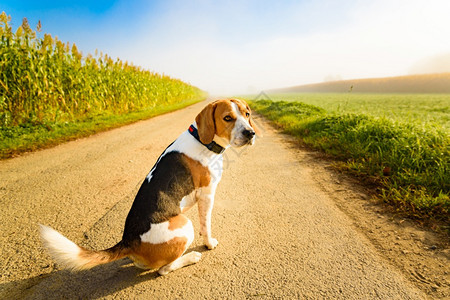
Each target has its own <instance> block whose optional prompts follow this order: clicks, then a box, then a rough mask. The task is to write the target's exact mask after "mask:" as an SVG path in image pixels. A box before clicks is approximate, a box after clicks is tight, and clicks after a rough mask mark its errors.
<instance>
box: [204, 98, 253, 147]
mask: <svg viewBox="0 0 450 300" xmlns="http://www.w3.org/2000/svg"><path fill="white" fill-rule="evenodd" d="M251 114H252V112H251V110H250V107H249V106H248V104H247V103H246V102H245V101H243V100H239V99H226V100H217V101H214V102H212V103H210V104H208V105H207V106H206V107H205V108H204V109H203V110H202V111H201V112H200V113H199V114H198V115H197V117H196V118H195V121H196V123H197V127H198V134H199V137H200V140H201V141H202V143H204V144H209V143H211V142H212V141H213V139H214V138H215V137H216V139H217V137H218V139H220V140H222V141H224V143H227V144H228V145H231V146H232V147H241V146H244V145H253V143H254V142H255V134H258V135H259V131H258V129H257V128H256V127H255V126H254V122H253V121H252V116H251Z"/></svg>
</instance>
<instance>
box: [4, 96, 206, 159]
mask: <svg viewBox="0 0 450 300" xmlns="http://www.w3.org/2000/svg"><path fill="white" fill-rule="evenodd" d="M203 100H204V99H191V100H187V101H181V102H177V103H174V104H169V105H165V106H158V107H152V108H150V109H147V110H142V111H137V112H131V113H127V114H122V115H114V114H109V115H108V114H105V115H100V116H97V117H90V118H87V119H84V120H80V121H73V122H64V123H54V122H52V123H50V122H49V123H25V124H21V125H20V126H15V127H0V141H1V143H0V159H6V158H10V157H13V156H15V155H18V154H20V153H23V152H27V151H33V150H37V149H41V148H48V147H51V146H54V145H57V144H60V143H62V142H66V141H70V140H74V139H77V138H81V137H86V136H89V135H92V134H94V133H98V132H101V131H105V130H109V129H112V128H116V127H120V126H123V125H127V124H130V123H133V122H136V121H139V120H144V119H149V118H151V117H155V116H157V115H161V114H164V113H168V112H171V111H175V110H178V109H181V108H184V107H186V106H189V105H192V104H194V103H197V102H200V101H203Z"/></svg>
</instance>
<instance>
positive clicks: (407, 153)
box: [247, 93, 450, 230]
mask: <svg viewBox="0 0 450 300" xmlns="http://www.w3.org/2000/svg"><path fill="white" fill-rule="evenodd" d="M269 97H270V98H271V100H272V101H271V100H261V101H252V103H251V106H252V108H253V109H254V110H256V111H257V112H259V113H261V114H263V115H264V116H266V117H267V118H269V119H270V120H272V121H273V122H275V123H276V124H277V125H279V126H281V127H282V128H283V129H284V130H285V131H286V132H287V133H290V134H292V135H295V136H297V137H300V138H301V140H302V141H303V142H304V143H305V144H307V145H309V146H312V147H314V148H316V149H320V150H322V151H324V152H326V153H328V154H331V155H333V156H334V157H336V158H338V159H339V163H338V164H337V165H338V166H339V167H340V168H341V169H345V170H347V171H349V172H351V173H353V174H357V175H358V176H364V177H365V178H367V179H371V181H373V182H376V184H377V186H378V187H379V189H378V195H379V197H380V198H381V199H383V200H384V201H386V202H388V203H391V204H394V205H395V206H396V207H397V208H398V210H399V211H402V212H406V213H408V214H409V215H410V216H413V217H417V218H419V219H421V220H424V221H429V220H438V221H442V222H443V223H444V224H445V223H447V224H448V222H449V221H450V218H449V208H450V198H449V194H450V148H449V146H450V134H449V131H450V111H449V107H450V95H403V94H393V95H378V94H351V93H348V94H278V95H269ZM247 99H248V100H250V99H251V98H250V97H248V98H247ZM444 227H445V226H444ZM445 229H447V230H448V229H449V228H448V227H447V228H445Z"/></svg>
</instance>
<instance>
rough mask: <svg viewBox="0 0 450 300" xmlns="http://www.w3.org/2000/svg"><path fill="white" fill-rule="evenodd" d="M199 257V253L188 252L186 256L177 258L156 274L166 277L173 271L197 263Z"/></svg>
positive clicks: (200, 255)
mask: <svg viewBox="0 0 450 300" xmlns="http://www.w3.org/2000/svg"><path fill="white" fill-rule="evenodd" d="M201 257H202V254H201V253H199V252H196V251H192V252H189V253H188V254H185V255H183V256H181V257H179V258H177V259H176V260H175V261H173V262H171V263H170V264H167V265H165V266H163V267H162V268H160V269H159V270H158V273H159V274H160V275H167V274H169V273H170V272H172V271H175V270H178V269H180V268H182V267H185V266H189V265H192V264H195V263H197V262H198V261H199V260H200V258H201Z"/></svg>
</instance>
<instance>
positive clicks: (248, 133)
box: [242, 129, 255, 139]
mask: <svg viewBox="0 0 450 300" xmlns="http://www.w3.org/2000/svg"><path fill="white" fill-rule="evenodd" d="M242 134H243V135H244V136H245V137H246V138H248V139H251V138H252V137H253V136H254V135H255V132H254V131H253V130H248V129H245V130H244V131H243V132H242Z"/></svg>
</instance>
